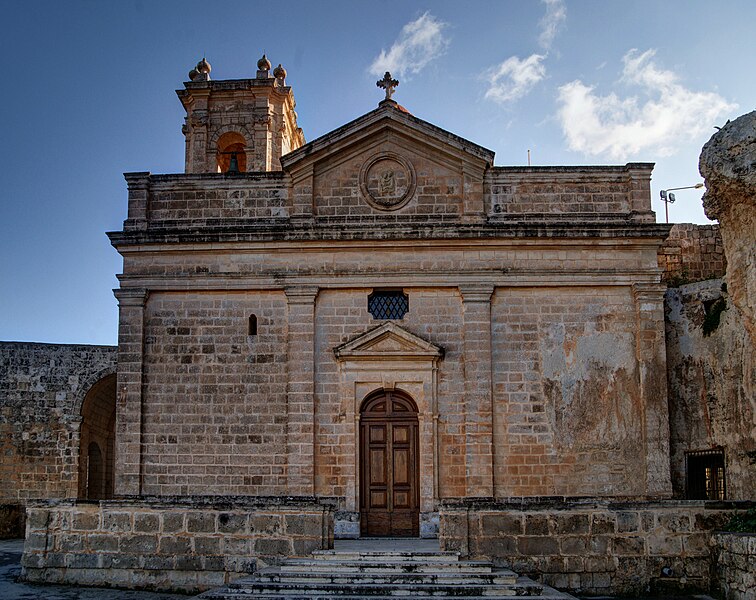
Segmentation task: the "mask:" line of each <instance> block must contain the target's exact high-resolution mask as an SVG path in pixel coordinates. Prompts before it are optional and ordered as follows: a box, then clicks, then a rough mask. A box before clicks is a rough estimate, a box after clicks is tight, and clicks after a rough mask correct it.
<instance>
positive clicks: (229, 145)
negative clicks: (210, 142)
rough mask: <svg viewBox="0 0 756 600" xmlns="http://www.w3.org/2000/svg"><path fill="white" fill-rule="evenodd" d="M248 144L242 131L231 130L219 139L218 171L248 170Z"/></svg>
mask: <svg viewBox="0 0 756 600" xmlns="http://www.w3.org/2000/svg"><path fill="white" fill-rule="evenodd" d="M246 150H247V144H246V141H245V139H244V136H242V135H241V134H240V133H237V132H235V131H229V132H228V133H224V134H223V135H222V136H220V138H219V139H218V173H245V172H246V171H247V152H246Z"/></svg>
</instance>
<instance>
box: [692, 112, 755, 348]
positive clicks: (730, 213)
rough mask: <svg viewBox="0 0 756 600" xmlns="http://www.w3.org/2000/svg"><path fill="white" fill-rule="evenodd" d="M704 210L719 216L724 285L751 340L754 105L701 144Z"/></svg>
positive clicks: (753, 271)
mask: <svg viewBox="0 0 756 600" xmlns="http://www.w3.org/2000/svg"><path fill="white" fill-rule="evenodd" d="M699 170H700V171H701V175H702V176H703V177H704V179H705V180H706V193H705V194H704V196H703V203H704V210H705V211H706V215H707V216H708V217H709V218H710V219H718V220H719V223H720V226H721V231H722V238H723V241H724V248H725V254H726V256H727V285H728V288H729V294H730V297H731V298H732V302H733V304H734V305H735V306H736V307H737V308H738V309H739V310H740V311H742V313H743V317H744V323H745V326H746V329H747V330H748V333H749V335H750V336H751V340H752V342H753V343H756V111H753V112H750V113H748V114H745V115H742V116H741V117H738V118H737V119H735V120H734V121H732V122H728V123H727V124H726V125H725V126H724V127H722V129H721V130H720V131H718V132H717V133H716V134H714V135H713V136H712V138H711V139H710V140H709V141H708V142H707V143H706V144H705V145H704V147H703V149H702V150H701V158H700V160H699Z"/></svg>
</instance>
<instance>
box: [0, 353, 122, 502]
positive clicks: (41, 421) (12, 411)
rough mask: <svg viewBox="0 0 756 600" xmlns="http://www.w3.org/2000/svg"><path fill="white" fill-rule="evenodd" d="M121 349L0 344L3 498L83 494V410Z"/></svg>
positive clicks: (17, 499) (20, 499) (22, 499)
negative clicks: (80, 482) (80, 471)
mask: <svg viewBox="0 0 756 600" xmlns="http://www.w3.org/2000/svg"><path fill="white" fill-rule="evenodd" d="M115 355H116V348H114V347H111V346H85V345H69V344H34V343H19V342H0V482H2V485H0V502H1V503H8V504H18V505H23V504H25V503H26V501H27V500H31V499H46V498H66V497H68V498H72V497H76V495H77V493H78V464H79V435H80V424H81V408H82V403H83V402H84V398H85V396H86V394H87V392H88V391H89V390H90V389H91V388H92V387H93V386H94V385H95V384H96V383H97V382H98V381H100V380H101V379H102V378H104V377H106V376H108V375H112V374H113V373H115Z"/></svg>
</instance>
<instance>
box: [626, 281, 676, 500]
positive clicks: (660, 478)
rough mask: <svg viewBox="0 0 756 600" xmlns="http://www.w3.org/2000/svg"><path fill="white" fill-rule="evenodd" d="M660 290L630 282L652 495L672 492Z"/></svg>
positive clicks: (647, 471)
mask: <svg viewBox="0 0 756 600" xmlns="http://www.w3.org/2000/svg"><path fill="white" fill-rule="evenodd" d="M664 290H665V286H664V285H662V284H635V285H634V286H633V294H634V297H635V309H636V315H637V323H638V327H637V344H636V352H637V360H638V372H639V374H640V382H639V385H640V394H641V400H642V402H643V408H644V415H645V423H644V428H645V438H646V493H647V494H648V495H649V496H654V497H670V496H671V495H672V482H671V478H670V465H669V407H668V404H667V357H666V346H665V340H664Z"/></svg>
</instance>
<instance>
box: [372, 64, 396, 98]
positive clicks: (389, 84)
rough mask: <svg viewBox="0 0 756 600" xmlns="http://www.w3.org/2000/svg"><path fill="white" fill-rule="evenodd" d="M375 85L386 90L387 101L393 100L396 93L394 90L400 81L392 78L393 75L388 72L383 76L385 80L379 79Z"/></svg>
mask: <svg viewBox="0 0 756 600" xmlns="http://www.w3.org/2000/svg"><path fill="white" fill-rule="evenodd" d="M375 85H377V86H378V87H379V88H382V89H384V90H386V98H385V99H386V100H391V96H392V95H393V93H394V88H396V86H398V85H399V81H398V80H397V79H392V78H391V73H389V72H388V71H386V74H385V75H384V76H383V79H379V80H378V81H376V82H375Z"/></svg>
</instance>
